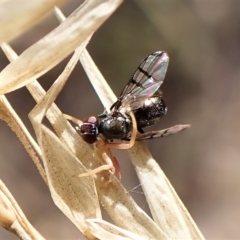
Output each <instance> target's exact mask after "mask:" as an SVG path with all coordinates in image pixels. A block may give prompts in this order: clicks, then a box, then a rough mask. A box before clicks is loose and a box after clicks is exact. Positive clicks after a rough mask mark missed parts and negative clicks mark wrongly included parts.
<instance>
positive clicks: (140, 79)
mask: <svg viewBox="0 0 240 240" xmlns="http://www.w3.org/2000/svg"><path fill="white" fill-rule="evenodd" d="M168 63H169V57H168V55H167V53H166V52H163V51H157V52H154V53H152V54H150V55H149V56H148V57H146V58H145V59H144V60H143V61H142V62H141V63H140V65H139V66H138V68H137V69H136V70H135V72H134V74H133V75H132V77H131V78H130V80H129V81H128V83H127V85H126V86H125V87H124V89H123V90H122V92H121V94H120V96H119V97H118V99H117V101H116V102H115V103H114V104H113V105H112V106H111V108H110V110H111V112H110V113H106V112H103V113H102V114H100V115H98V116H91V117H88V118H86V119H85V120H84V121H83V123H82V124H80V125H79V126H77V127H76V130H77V131H78V133H79V134H80V135H81V136H82V138H83V140H85V141H86V142H87V143H90V144H92V143H94V142H96V141H97V137H98V136H99V135H101V136H102V138H103V139H104V140H106V141H113V140H127V141H129V140H130V139H131V135H132V134H133V131H134V130H135V132H136V131H137V130H138V131H139V132H140V134H138V136H137V137H136V140H143V139H150V138H155V137H162V136H164V135H161V134H159V131H156V132H150V133H144V131H143V128H145V127H147V126H151V125H153V124H155V123H157V122H158V121H159V120H160V118H162V117H163V116H164V115H165V114H166V113H167V106H166V103H165V101H164V100H163V98H162V97H161V94H160V92H159V88H160V86H161V85H162V83H163V80H164V78H165V75H166V71H167V67H168ZM132 114H133V115H134V116H133V117H134V118H135V119H136V125H137V130H136V129H134V122H133V118H132V117H131V116H132ZM165 135H166V134H165Z"/></svg>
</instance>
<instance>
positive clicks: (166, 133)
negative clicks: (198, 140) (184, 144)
mask: <svg viewBox="0 0 240 240" xmlns="http://www.w3.org/2000/svg"><path fill="white" fill-rule="evenodd" d="M189 127H190V125H189V124H180V125H175V126H173V127H170V128H166V129H163V130H159V131H152V132H147V133H141V134H138V135H137V138H136V140H137V141H141V140H147V139H153V138H161V137H167V136H169V135H172V134H176V133H179V132H181V131H183V130H185V129H187V128H189Z"/></svg>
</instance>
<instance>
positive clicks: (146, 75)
mask: <svg viewBox="0 0 240 240" xmlns="http://www.w3.org/2000/svg"><path fill="white" fill-rule="evenodd" d="M168 63H169V57H168V55H167V53H165V52H161V51H158V52H155V53H153V54H151V55H149V56H148V57H147V58H145V59H144V60H143V61H142V62H141V64H140V65H139V66H138V68H137V69H136V71H135V73H134V74H133V76H132V77H131V79H130V80H129V82H128V83H127V85H126V86H125V88H124V89H123V91H122V92H121V94H120V96H119V98H118V100H117V101H116V102H115V103H114V104H113V105H112V107H111V110H112V109H113V108H114V110H118V109H121V108H128V107H130V108H131V109H136V108H138V107H140V106H141V103H142V100H143V99H146V98H148V97H151V96H152V95H153V94H154V93H155V92H156V91H157V90H158V89H159V88H160V86H161V84H162V83H163V80H164V77H165V75H166V71H167V67H168Z"/></svg>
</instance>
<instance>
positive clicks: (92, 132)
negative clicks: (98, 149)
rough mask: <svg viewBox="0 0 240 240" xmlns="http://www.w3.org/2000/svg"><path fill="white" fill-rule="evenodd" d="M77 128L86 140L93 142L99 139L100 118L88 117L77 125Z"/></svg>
mask: <svg viewBox="0 0 240 240" xmlns="http://www.w3.org/2000/svg"><path fill="white" fill-rule="evenodd" d="M76 130H77V132H78V133H79V134H80V136H81V137H82V139H83V140H84V141H85V142H87V143H89V144H92V143H94V142H96V141H97V136H98V119H97V118H96V117H94V116H91V117H88V118H86V119H84V121H83V123H82V124H81V125H79V126H77V127H76Z"/></svg>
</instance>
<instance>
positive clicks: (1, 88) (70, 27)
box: [0, 0, 122, 94]
mask: <svg viewBox="0 0 240 240" xmlns="http://www.w3.org/2000/svg"><path fill="white" fill-rule="evenodd" d="M121 2H122V1H121V0H108V1H106V0H105V1H104V0H98V1H86V2H85V3H84V4H82V5H81V6H80V7H79V8H78V9H77V10H76V11H75V12H73V13H72V14H71V15H70V16H69V17H68V18H67V19H66V21H64V22H63V23H62V24H61V25H59V26H58V27H57V28H55V29H54V30H53V31H52V32H50V33H49V34H48V35H46V36H45V37H43V38H42V39H41V40H39V41H38V42H37V43H35V44H34V45H32V46H31V47H29V48H28V49H27V50H25V51H24V52H23V53H22V54H21V55H20V56H19V58H18V59H16V60H15V61H13V62H12V63H10V64H9V65H8V66H7V67H6V68H5V69H3V70H2V72H1V73H0V94H4V93H7V92H10V91H13V90H15V89H17V88H20V87H22V86H24V85H26V84H28V83H29V82H31V81H33V80H34V78H37V77H39V76H41V75H43V74H44V73H45V72H47V71H48V70H50V69H51V68H52V67H54V66H55V65H56V64H58V63H59V62H60V61H61V60H63V59H64V58H65V57H67V56H68V55H69V54H70V53H71V52H73V51H74V50H75V49H76V48H77V47H78V46H79V45H81V44H82V43H83V42H84V41H86V39H87V38H89V37H90V36H91V35H92V34H93V33H94V32H95V31H96V30H97V29H98V28H99V27H100V26H101V25H102V24H103V22H104V21H105V20H106V19H107V18H108V17H109V16H110V15H111V14H112V13H113V12H114V11H115V10H116V8H117V7H118V6H119V5H120V4H121ZM66 36H68V37H66ZM59 50H61V51H59Z"/></svg>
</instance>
